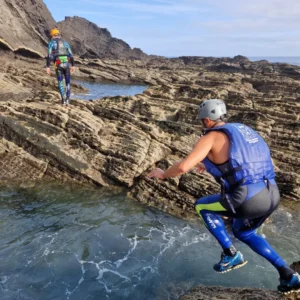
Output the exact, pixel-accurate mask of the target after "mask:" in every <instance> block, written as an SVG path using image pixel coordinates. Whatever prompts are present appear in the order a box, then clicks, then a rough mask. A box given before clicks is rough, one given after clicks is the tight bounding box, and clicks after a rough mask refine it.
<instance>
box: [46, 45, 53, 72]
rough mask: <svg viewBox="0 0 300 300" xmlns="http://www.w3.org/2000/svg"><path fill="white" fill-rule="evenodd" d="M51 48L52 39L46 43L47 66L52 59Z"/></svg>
mask: <svg viewBox="0 0 300 300" xmlns="http://www.w3.org/2000/svg"><path fill="white" fill-rule="evenodd" d="M52 48H53V43H52V41H51V42H50V43H49V44H48V55H47V62H46V64H47V68H49V67H50V64H51V61H52V59H53V57H52Z"/></svg>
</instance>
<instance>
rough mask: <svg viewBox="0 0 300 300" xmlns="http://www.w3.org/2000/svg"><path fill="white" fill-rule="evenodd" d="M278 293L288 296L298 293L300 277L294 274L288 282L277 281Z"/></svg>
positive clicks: (299, 290) (299, 291)
mask: <svg viewBox="0 0 300 300" xmlns="http://www.w3.org/2000/svg"><path fill="white" fill-rule="evenodd" d="M279 282H280V284H279V286H278V287H277V289H278V291H279V292H281V293H283V294H285V295H288V294H290V293H294V292H295V293H300V275H299V274H298V273H294V274H293V275H292V277H291V278H290V279H289V280H284V279H279Z"/></svg>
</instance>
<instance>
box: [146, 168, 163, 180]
mask: <svg viewBox="0 0 300 300" xmlns="http://www.w3.org/2000/svg"><path fill="white" fill-rule="evenodd" d="M164 173H165V171H164V170H162V169H160V168H156V169H154V170H152V171H151V172H150V173H149V175H148V176H149V177H150V178H159V179H165V178H164Z"/></svg>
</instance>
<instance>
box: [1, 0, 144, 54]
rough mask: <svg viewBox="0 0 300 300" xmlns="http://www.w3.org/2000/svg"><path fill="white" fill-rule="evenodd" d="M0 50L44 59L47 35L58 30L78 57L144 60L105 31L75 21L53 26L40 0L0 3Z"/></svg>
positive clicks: (13, 0) (75, 19)
mask: <svg viewBox="0 0 300 300" xmlns="http://www.w3.org/2000/svg"><path fill="white" fill-rule="evenodd" d="M0 7H1V10H0V28H1V30H0V49H2V50H7V51H13V52H14V53H17V54H22V55H24V56H30V57H36V58H38V57H44V56H45V55H46V46H47V44H48V41H49V31H50V30H51V29H52V28H54V27H55V26H58V27H59V29H60V30H61V32H62V35H63V37H64V38H65V39H66V40H67V41H68V42H69V43H70V45H71V46H72V49H73V52H74V53H75V54H78V55H79V56H81V57H88V58H92V57H93V58H114V59H145V58H146V57H147V55H146V54H145V53H143V51H142V50H140V49H137V48H134V49H131V48H130V46H129V45H128V44H127V43H125V42H124V41H122V40H120V39H117V38H113V37H112V36H111V34H110V32H109V31H108V30H107V29H105V28H99V27H98V26H97V25H96V24H94V23H91V22H89V21H87V20H85V19H83V18H79V17H73V18H70V17H66V18H65V20H64V21H62V22H59V23H58V24H56V22H55V20H54V19H53V17H52V15H51V13H50V12H49V10H48V8H47V7H46V5H45V4H44V2H43V1H42V0H19V1H17V0H12V1H8V0H0Z"/></svg>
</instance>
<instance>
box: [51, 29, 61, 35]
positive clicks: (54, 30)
mask: <svg viewBox="0 0 300 300" xmlns="http://www.w3.org/2000/svg"><path fill="white" fill-rule="evenodd" d="M50 35H51V37H54V36H55V35H60V32H59V30H58V29H57V28H54V29H52V30H51V32H50Z"/></svg>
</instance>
